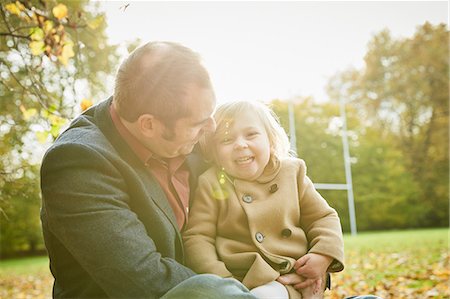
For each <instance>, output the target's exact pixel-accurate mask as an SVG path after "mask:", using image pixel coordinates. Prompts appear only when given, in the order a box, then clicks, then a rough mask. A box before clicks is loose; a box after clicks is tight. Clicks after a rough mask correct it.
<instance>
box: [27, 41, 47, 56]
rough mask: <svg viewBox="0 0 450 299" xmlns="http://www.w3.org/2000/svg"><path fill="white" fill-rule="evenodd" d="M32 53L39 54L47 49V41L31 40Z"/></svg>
mask: <svg viewBox="0 0 450 299" xmlns="http://www.w3.org/2000/svg"><path fill="white" fill-rule="evenodd" d="M30 49H31V54H33V55H35V56H38V55H40V54H42V53H43V52H44V50H45V43H44V42H43V41H31V42H30Z"/></svg>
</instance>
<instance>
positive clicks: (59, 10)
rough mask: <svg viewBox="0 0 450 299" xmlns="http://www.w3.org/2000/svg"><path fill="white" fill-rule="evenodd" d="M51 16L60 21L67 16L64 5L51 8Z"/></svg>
mask: <svg viewBox="0 0 450 299" xmlns="http://www.w3.org/2000/svg"><path fill="white" fill-rule="evenodd" d="M52 12H53V15H54V16H55V17H56V18H57V19H58V20H61V19H63V18H65V17H66V16H67V6H65V5H64V4H61V3H60V4H58V5H56V6H55V7H53V10H52Z"/></svg>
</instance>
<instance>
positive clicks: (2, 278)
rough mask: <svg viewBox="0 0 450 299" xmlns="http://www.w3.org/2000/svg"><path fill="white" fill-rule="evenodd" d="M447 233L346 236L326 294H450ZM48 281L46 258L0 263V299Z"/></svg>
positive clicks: (331, 298) (333, 297)
mask: <svg viewBox="0 0 450 299" xmlns="http://www.w3.org/2000/svg"><path fill="white" fill-rule="evenodd" d="M448 237H449V230H448V229H424V230H410V231H388V232H370V233H359V234H358V235H357V236H355V237H353V236H350V235H346V236H345V237H344V238H345V258H346V261H345V266H346V268H345V270H344V271H343V272H340V273H336V274H333V276H332V291H331V292H327V293H326V295H325V298H326V299H337V298H344V297H346V296H351V295H356V294H359V295H361V294H373V295H377V296H380V297H382V298H386V299H387V298H392V299H401V298H405V299H409V298H450V291H449V287H450V286H449V284H450V281H449V278H450V265H449V247H448V245H449V241H448ZM52 283H53V279H52V276H51V274H50V271H49V270H48V259H47V257H33V258H23V259H14V260H6V261H0V298H17V299H19V298H33V299H34V298H51V285H52Z"/></svg>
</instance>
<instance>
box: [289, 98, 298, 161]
mask: <svg viewBox="0 0 450 299" xmlns="http://www.w3.org/2000/svg"><path fill="white" fill-rule="evenodd" d="M288 112H289V135H290V136H289V137H290V138H289V139H290V142H291V150H292V151H293V152H294V153H295V154H296V155H297V156H298V153H297V137H296V132H295V117H294V105H293V104H292V102H291V101H289V103H288Z"/></svg>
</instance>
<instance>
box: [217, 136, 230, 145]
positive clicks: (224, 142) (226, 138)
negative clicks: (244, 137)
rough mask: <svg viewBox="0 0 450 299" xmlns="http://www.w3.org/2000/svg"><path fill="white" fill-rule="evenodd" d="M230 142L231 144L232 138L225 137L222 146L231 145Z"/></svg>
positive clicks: (221, 141)
mask: <svg viewBox="0 0 450 299" xmlns="http://www.w3.org/2000/svg"><path fill="white" fill-rule="evenodd" d="M230 142H231V138H229V137H225V138H222V140H220V143H221V144H229V143H230Z"/></svg>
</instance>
